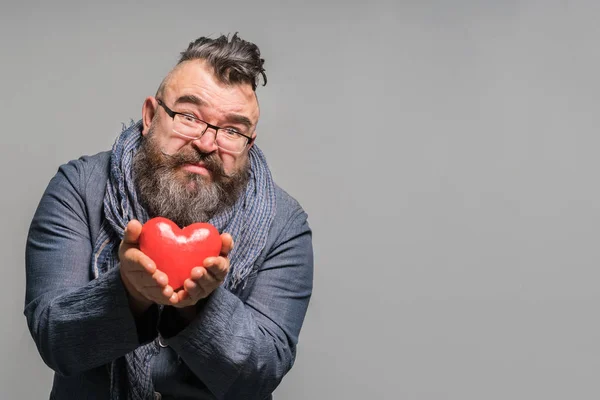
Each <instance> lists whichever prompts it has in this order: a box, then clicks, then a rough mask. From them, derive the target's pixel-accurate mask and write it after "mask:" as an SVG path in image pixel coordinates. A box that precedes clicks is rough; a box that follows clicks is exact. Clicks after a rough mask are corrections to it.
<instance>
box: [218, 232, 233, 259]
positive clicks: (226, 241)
mask: <svg viewBox="0 0 600 400" xmlns="http://www.w3.org/2000/svg"><path fill="white" fill-rule="evenodd" d="M221 243H222V245H221V254H220V255H221V257H227V255H228V254H229V253H230V252H231V250H232V249H233V238H232V237H231V235H230V234H229V233H223V234H221Z"/></svg>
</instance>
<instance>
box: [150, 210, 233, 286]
mask: <svg viewBox="0 0 600 400" xmlns="http://www.w3.org/2000/svg"><path fill="white" fill-rule="evenodd" d="M139 243H140V250H141V251H142V253H144V254H146V255H147V256H148V257H150V258H151V259H152V261H154V263H155V264H156V268H158V269H159V270H161V271H163V272H164V273H165V274H167V276H168V277H169V285H171V287H172V288H173V290H177V289H179V288H181V287H182V286H183V282H184V281H185V280H186V279H188V278H189V277H190V275H191V272H192V269H193V268H194V267H198V266H202V265H203V263H204V259H206V258H207V257H216V256H218V255H219V253H220V252H221V245H222V242H221V236H220V235H219V231H218V230H217V228H215V227H214V226H212V225H211V224H208V223H204V222H199V223H196V224H192V225H189V226H186V227H185V228H183V229H180V228H179V227H178V226H177V225H175V223H174V222H173V221H171V220H170V219H167V218H163V217H156V218H152V219H150V220H149V221H148V222H146V223H145V224H144V226H143V227H142V233H141V234H140V238H139Z"/></svg>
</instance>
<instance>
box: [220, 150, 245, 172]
mask: <svg viewBox="0 0 600 400" xmlns="http://www.w3.org/2000/svg"><path fill="white" fill-rule="evenodd" d="M220 156H221V162H222V163H223V169H224V170H225V173H227V174H230V173H232V172H234V171H237V170H238V169H239V168H240V166H241V165H242V164H243V162H242V157H240V156H239V155H233V154H229V153H223V152H221V153H220Z"/></svg>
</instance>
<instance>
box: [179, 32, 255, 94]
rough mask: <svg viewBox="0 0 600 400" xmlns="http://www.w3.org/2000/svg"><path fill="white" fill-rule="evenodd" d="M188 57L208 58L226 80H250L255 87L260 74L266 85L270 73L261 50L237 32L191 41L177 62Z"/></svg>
mask: <svg viewBox="0 0 600 400" xmlns="http://www.w3.org/2000/svg"><path fill="white" fill-rule="evenodd" d="M188 60H205V61H206V62H208V64H209V65H211V66H212V67H213V68H214V70H215V75H216V76H217V78H218V79H219V80H221V81H222V82H224V83H233V84H235V83H249V84H250V85H252V90H254V91H256V87H257V85H258V81H259V78H260V76H262V78H263V81H264V83H263V86H264V85H266V84H267V75H266V74H265V69H264V68H263V64H264V62H265V60H264V59H262V58H260V50H259V49H258V46H256V45H255V44H254V43H250V42H247V41H245V40H243V39H241V38H240V37H239V36H238V34H237V32H236V33H235V34H234V35H233V36H232V37H231V39H230V38H229V36H225V35H221V36H220V37H218V38H216V39H210V38H207V37H201V38H198V39H196V40H194V41H193V42H191V43H190V44H189V46H188V48H187V49H186V50H185V51H184V52H182V53H181V58H180V59H179V62H178V63H177V65H179V64H181V63H182V62H185V61H188Z"/></svg>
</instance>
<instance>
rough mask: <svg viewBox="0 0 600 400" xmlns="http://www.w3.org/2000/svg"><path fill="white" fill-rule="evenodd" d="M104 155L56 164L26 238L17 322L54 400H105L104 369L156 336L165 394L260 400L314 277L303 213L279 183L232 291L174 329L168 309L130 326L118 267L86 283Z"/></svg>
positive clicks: (156, 363)
mask: <svg viewBox="0 0 600 400" xmlns="http://www.w3.org/2000/svg"><path fill="white" fill-rule="evenodd" d="M109 159H110V152H104V153H100V154H97V155H94V156H89V157H82V158H80V159H79V160H76V161H71V162H69V163H68V164H65V165H63V166H61V167H60V168H59V170H58V173H57V174H56V175H55V176H54V178H53V179H52V180H51V181H50V184H49V185H48V188H47V189H46V191H45V193H44V195H43V197H42V199H41V201H40V204H39V206H38V208H37V211H36V213H35V216H34V218H33V221H32V223H31V227H30V230H29V236H28V239H27V251H26V267H27V271H26V279H27V288H26V298H25V316H26V317H27V323H28V326H29V330H30V332H31V335H32V337H33V339H34V341H35V343H36V345H37V348H38V350H39V353H40V355H41V356H42V359H43V360H44V362H45V363H46V364H47V365H48V366H49V367H50V368H52V369H53V370H54V371H55V376H54V384H53V388H52V393H51V396H50V397H51V398H53V399H108V398H109V387H110V376H109V368H108V365H109V364H110V362H111V361H112V360H115V359H117V358H118V357H121V356H123V355H125V354H126V353H128V352H130V351H132V350H134V349H135V348H137V347H138V346H140V345H142V344H145V343H149V342H150V341H155V340H156V338H157V336H158V335H159V334H160V336H162V337H164V338H165V339H164V340H163V342H166V343H167V344H168V347H166V348H161V351H160V353H159V355H158V356H156V357H155V360H152V361H151V362H152V368H153V372H152V376H153V379H154V388H155V390H157V391H158V392H161V391H162V398H163V399H167V398H169V397H172V398H177V399H179V398H194V399H199V398H200V399H205V398H206V399H214V398H217V399H265V398H271V393H272V392H273V391H274V390H275V388H276V387H277V385H278V384H279V383H280V381H281V379H282V378H283V376H284V375H285V374H286V373H287V372H288V371H289V369H290V368H291V367H292V365H293V363H294V359H295V354H296V344H297V343H298V335H299V333H300V328H301V326H302V323H303V320H304V316H305V313H306V309H307V307H308V303H309V299H310V296H311V293H312V281H313V251H312V233H311V230H310V228H309V226H308V223H307V215H306V213H305V212H304V211H303V210H302V208H301V207H300V205H299V204H298V203H297V202H296V200H294V199H293V198H292V197H291V196H289V195H288V194H287V193H285V192H284V191H283V190H282V189H281V188H279V187H277V186H276V195H277V197H276V199H277V211H276V216H275V220H274V222H273V224H272V226H271V229H270V232H269V236H268V239H267V245H266V246H265V249H264V250H263V252H262V254H261V256H260V257H259V259H258V260H257V262H256V265H255V269H254V271H253V272H252V274H251V275H250V277H249V278H248V281H247V284H246V286H245V287H244V289H243V290H242V291H241V293H239V294H238V295H234V294H232V293H231V292H229V291H228V290H226V289H225V288H223V287H219V288H218V289H217V290H215V291H214V292H213V293H212V294H211V295H210V296H209V297H208V298H207V299H206V300H205V301H204V302H203V303H202V305H201V306H199V308H200V312H199V314H198V316H197V317H196V319H195V320H193V321H192V322H191V323H190V324H189V325H187V326H186V325H182V324H181V322H180V321H179V320H178V319H177V313H176V312H175V310H174V309H173V308H172V307H165V309H164V311H163V313H162V314H161V315H160V316H159V313H158V308H157V307H152V308H151V309H150V310H149V311H148V312H147V313H146V314H145V315H144V316H143V317H142V318H138V319H134V317H133V315H132V314H131V312H130V309H129V305H128V299H127V293H126V291H125V288H124V286H123V283H122V281H121V277H120V274H119V271H118V269H116V268H115V269H113V270H111V271H109V272H108V273H106V274H104V275H102V276H100V278H98V279H92V272H91V268H90V262H91V256H92V248H93V245H94V243H95V242H96V238H97V235H98V233H99V229H100V225H101V222H102V218H103V205H102V204H103V203H102V202H103V198H104V191H105V188H106V183H107V179H108V170H109Z"/></svg>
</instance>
